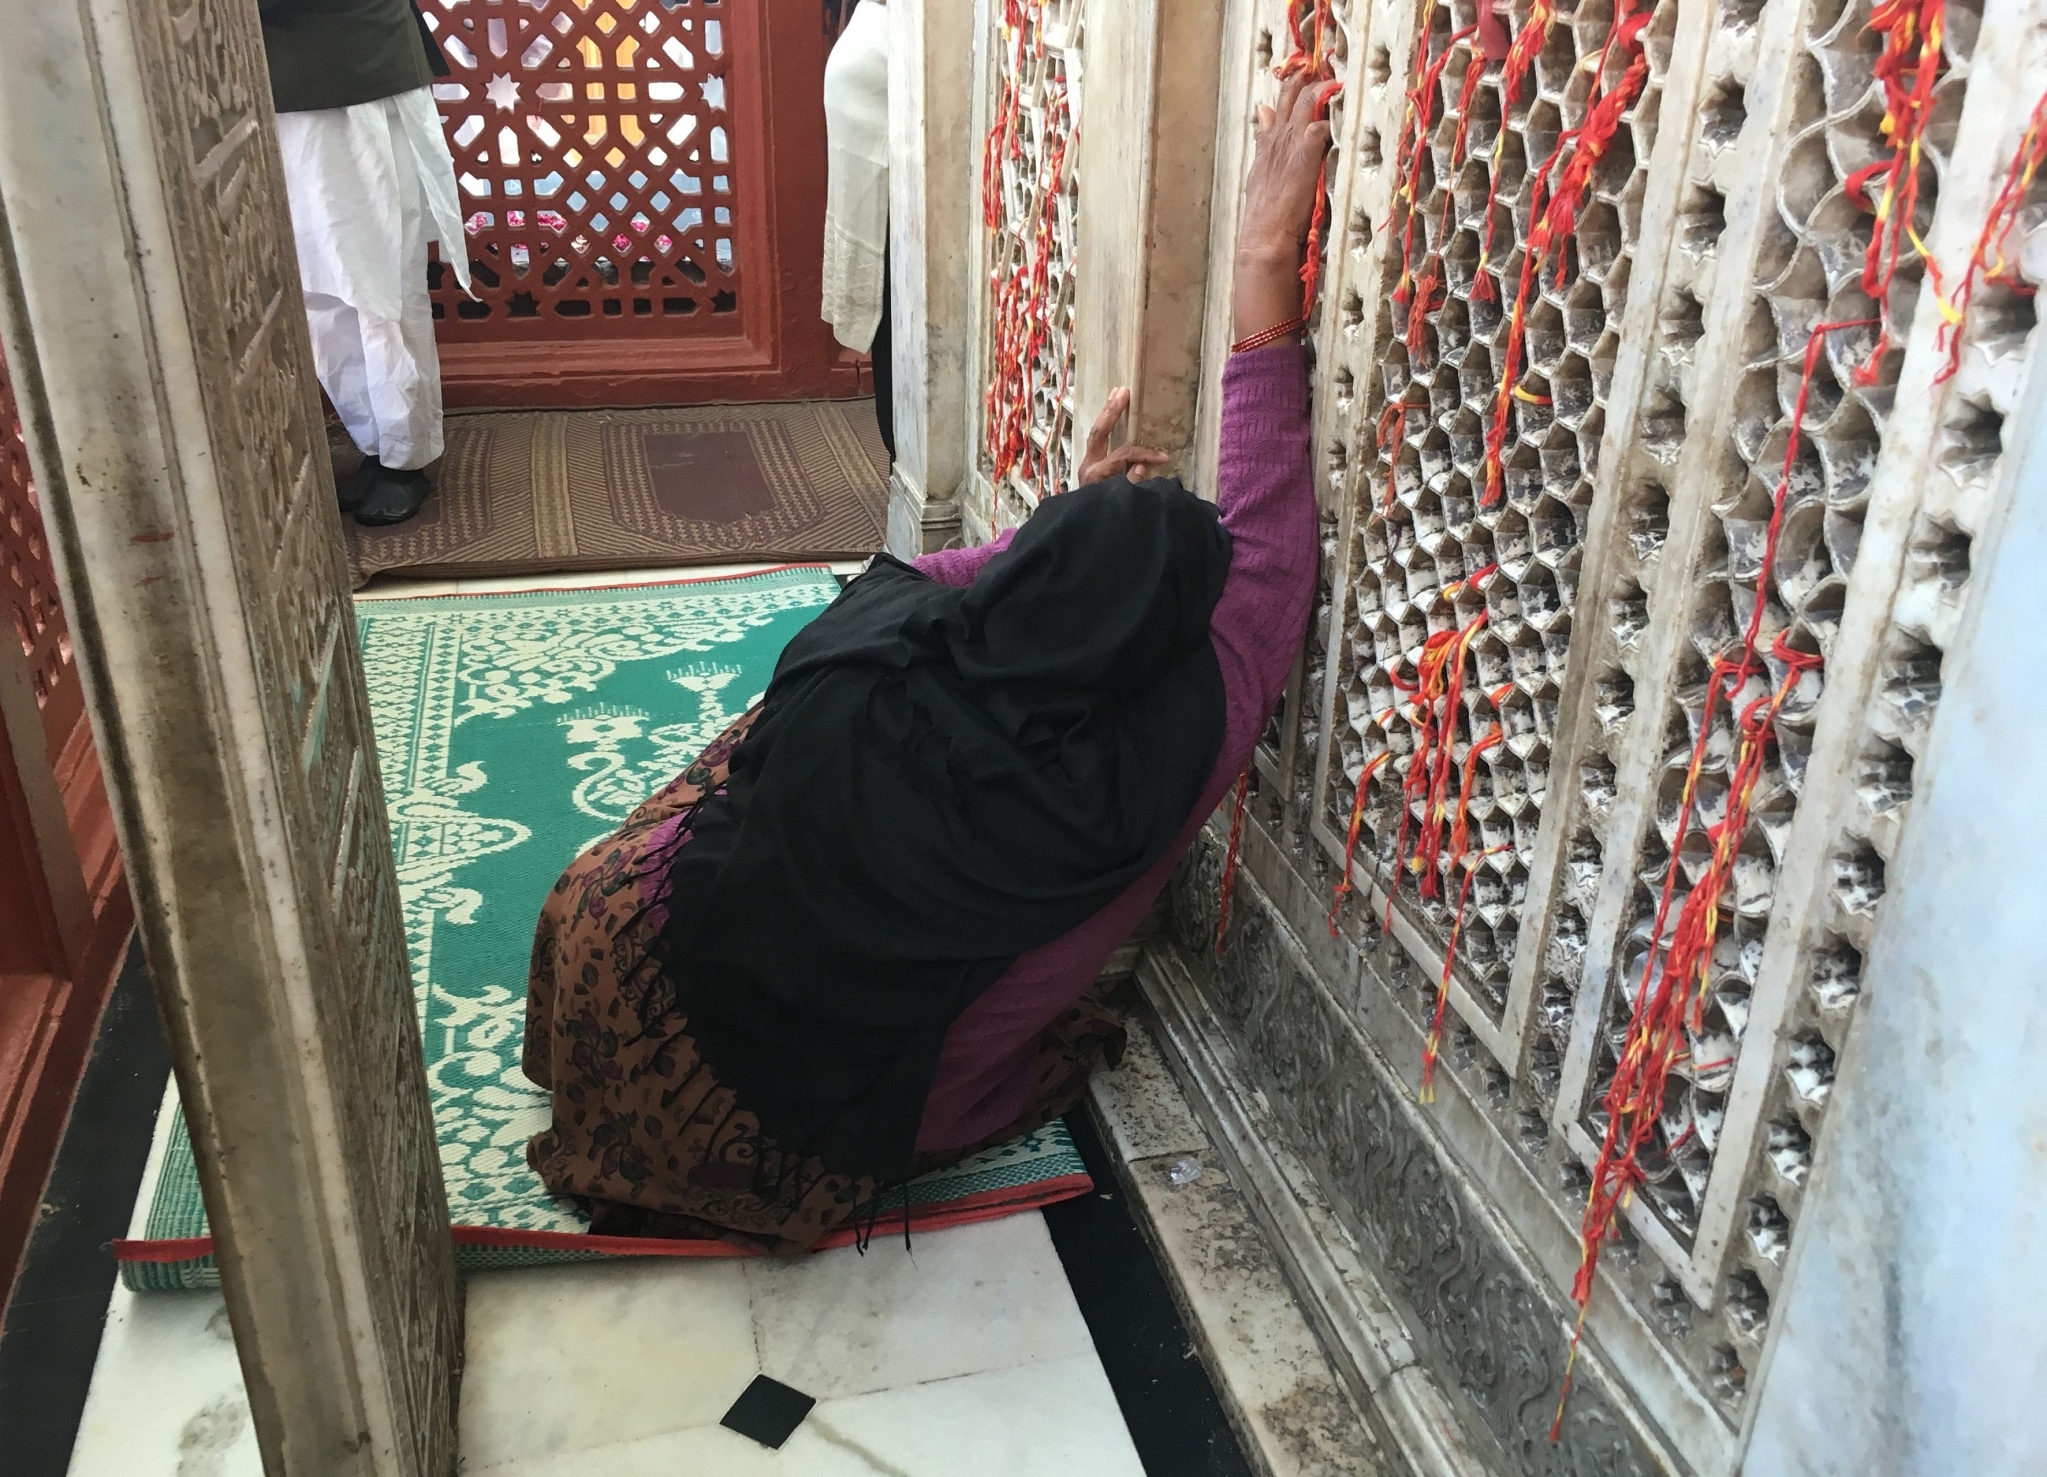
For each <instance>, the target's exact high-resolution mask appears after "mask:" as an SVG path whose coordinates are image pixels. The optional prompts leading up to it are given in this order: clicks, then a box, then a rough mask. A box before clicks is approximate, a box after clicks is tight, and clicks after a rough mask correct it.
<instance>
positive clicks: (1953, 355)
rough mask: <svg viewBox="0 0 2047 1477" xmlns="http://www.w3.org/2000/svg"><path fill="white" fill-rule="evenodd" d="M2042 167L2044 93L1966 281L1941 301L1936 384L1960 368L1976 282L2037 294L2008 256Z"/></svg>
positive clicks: (1965, 271) (2046, 148)
mask: <svg viewBox="0 0 2047 1477" xmlns="http://www.w3.org/2000/svg"><path fill="white" fill-rule="evenodd" d="M2043 163H2047V93H2043V94H2042V95H2041V97H2040V100H2039V101H2038V102H2037V103H2035V104H2034V105H2033V113H2032V116H2031V117H2030V118H2029V119H2027V121H2026V131H2025V134H2024V135H2023V136H2022V137H2021V138H2020V139H2019V146H2018V150H2017V152H2015V153H2014V154H2013V155H2012V161H2011V164H2010V166H2009V167H2008V168H2007V169H2006V170H2005V174H2004V183H2003V185H2002V187H2000V188H1999V190H1998V192H1997V198H1996V199H1995V200H1993V201H1992V202H1991V204H1990V213H1989V215H1988V216H1986V217H1985V219H1984V221H1983V229H1982V230H1981V231H1979V232H1978V233H1977V235H1976V244H1975V246H1974V247H1973V248H1971V249H1970V252H1969V260H1968V262H1967V263H1966V264H1965V265H1964V266H1963V268H1962V280H1961V282H1960V284H1959V285H1958V286H1957V287H1956V288H1955V294H1954V297H1953V299H1952V300H1948V299H1946V298H1943V299H1942V300H1941V303H1940V315H1941V320H1942V321H1941V325H1940V332H1939V333H1938V334H1937V335H1935V337H1934V347H1935V348H1936V349H1940V350H1943V351H1945V352H1946V354H1947V362H1946V363H1945V364H1944V365H1942V366H1941V369H1940V373H1939V374H1938V375H1936V376H1935V377H1934V383H1935V384H1944V383H1946V382H1947V381H1948V380H1950V379H1953V378H1954V376H1955V372H1956V371H1957V370H1958V369H1960V368H1961V367H1962V325H1963V323H1964V322H1965V321H1966V320H1967V318H1968V314H1969V304H1970V302H1971V301H1972V300H1973V299H1974V297H1975V295H1976V284H1977V282H1978V281H1984V282H1992V283H1995V284H1997V285H1998V286H2000V287H2008V288H2010V289H2011V290H2012V291H2013V292H2016V293H2018V294H2020V295H2022V296H2024V297H2031V296H2032V295H2033V291H2034V289H2033V287H2032V284H2030V283H2028V282H2026V281H2024V280H2023V279H2022V278H2021V277H2020V276H2019V273H2018V267H2017V265H2016V263H2013V262H2010V261H2008V260H2006V258H2005V254H2004V252H2005V247H2006V245H2007V244H2008V243H2009V242H2010V240H2011V233H2012V231H2013V230H2014V229H2015V228H2016V227H2017V225H2018V221H2019V211H2020V210H2021V209H2022V208H2023V207H2024V205H2025V203H2026V196H2027V195H2028V194H2030V193H2031V192H2032V188H2033V181H2034V179H2035V178H2036V177H2037V176H2038V175H2039V172H2040V166H2041V165H2042V164H2043Z"/></svg>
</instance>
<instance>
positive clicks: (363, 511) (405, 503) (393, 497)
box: [355, 466, 433, 528]
mask: <svg viewBox="0 0 2047 1477" xmlns="http://www.w3.org/2000/svg"><path fill="white" fill-rule="evenodd" d="M431 491H433V484H432V483H430V482H428V481H427V480H426V473H424V472H399V471H394V470H392V469H391V468H390V467H384V466H380V467H378V468H377V475H376V477H375V479H374V480H373V481H372V482H371V483H370V487H369V492H368V494H367V495H366V496H365V497H364V498H363V500H362V505H361V506H360V507H358V508H357V509H356V510H355V521H356V522H358V523H360V524H362V525H363V526H364V527H365V528H388V527H390V526H391V525H392V524H393V523H403V522H404V521H405V520H406V519H408V518H410V517H412V516H413V515H414V514H416V513H417V512H419V510H420V507H421V505H422V504H424V503H425V502H426V495H427V494H428V493H429V492H431Z"/></svg>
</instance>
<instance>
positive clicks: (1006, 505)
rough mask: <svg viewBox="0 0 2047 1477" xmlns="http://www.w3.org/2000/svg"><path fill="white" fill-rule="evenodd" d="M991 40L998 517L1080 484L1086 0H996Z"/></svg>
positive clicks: (989, 211)
mask: <svg viewBox="0 0 2047 1477" xmlns="http://www.w3.org/2000/svg"><path fill="white" fill-rule="evenodd" d="M992 9H993V11H994V14H993V16H992V21H993V24H992V26H991V30H990V35H989V40H988V45H989V47H990V58H991V62H992V63H993V65H991V67H990V79H989V80H990V85H991V87H992V89H993V96H992V100H991V112H990V120H991V128H992V129H994V130H999V135H997V136H994V137H991V139H989V140H987V141H984V143H983V148H984V149H986V150H987V153H986V154H985V155H984V157H983V159H982V160H981V161H980V162H981V163H982V164H983V165H984V166H985V167H984V170H983V176H982V181H981V184H982V189H981V200H980V205H981V208H982V211H983V219H984V225H985V227H986V246H985V249H986V252H987V263H988V268H987V270H988V291H987V296H986V297H985V299H984V302H983V315H984V321H985V322H986V323H987V324H988V326H989V329H990V332H989V335H988V343H987V352H988V354H989V362H988V364H987V369H986V373H985V376H984V378H983V381H982V383H983V384H985V385H987V386H988V387H989V393H988V395H987V397H986V400H985V403H984V404H983V406H982V409H981V418H980V424H981V428H982V437H981V445H980V448H979V450H978V453H977V455H978V458H979V465H980V469H981V472H982V474H983V475H984V476H985V477H987V478H988V479H989V481H990V482H991V483H992V484H993V486H994V490H995V501H996V506H995V507H994V508H993V509H991V510H990V511H991V512H992V514H993V515H994V521H995V523H996V525H997V526H998V527H1008V526H1010V525H1013V524H1016V523H1019V522H1021V521H1023V519H1024V518H1026V517H1028V516H1029V514H1030V510H1031V509H1033V508H1035V507H1036V506H1037V505H1038V501H1039V499H1041V498H1043V497H1044V496H1045V495H1046V494H1047V493H1050V492H1058V491H1061V490H1064V489H1066V488H1068V487H1071V486H1072V485H1073V481H1074V473H1075V472H1076V470H1077V467H1076V464H1075V462H1074V428H1073V416H1074V410H1073V358H1074V337H1073V294H1074V282H1075V269H1076V260H1077V258H1076V251H1075V240H1076V230H1075V228H1076V221H1077V218H1078V214H1079V210H1080V179H1079V171H1078V169H1077V167H1076V166H1077V162H1078V151H1077V150H1076V149H1075V147H1074V141H1075V138H1076V129H1077V127H1078V124H1079V115H1080V73H1081V59H1082V57H1083V55H1084V45H1085V36H1084V30H1083V26H1082V15H1081V12H1082V0H998V4H997V5H996V6H994V7H992Z"/></svg>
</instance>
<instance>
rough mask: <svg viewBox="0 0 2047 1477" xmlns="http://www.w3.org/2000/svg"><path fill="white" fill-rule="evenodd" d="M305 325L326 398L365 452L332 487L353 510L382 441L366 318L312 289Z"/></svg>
mask: <svg viewBox="0 0 2047 1477" xmlns="http://www.w3.org/2000/svg"><path fill="white" fill-rule="evenodd" d="M306 326H307V328H309V329H310V330H311V331H312V336H313V371H314V373H315V374H316V375H317V376H318V377H319V381H320V388H321V389H323V390H325V391H326V392H327V400H328V403H329V404H331V405H332V406H333V407H334V412H335V414H337V415H339V416H340V417H341V424H342V425H343V426H345V427H346V428H347V430H348V439H349V440H351V441H353V442H354V443H355V445H356V450H358V451H360V452H361V453H362V454H363V463H362V466H360V467H359V468H357V469H356V472H355V475H353V476H352V477H350V478H348V479H347V480H346V481H345V482H342V483H339V484H337V485H336V487H335V489H334V493H335V500H336V502H338V503H339V504H340V507H341V511H342V512H344V513H353V512H354V511H355V510H356V509H357V508H359V507H361V506H362V502H363V499H364V497H365V496H367V495H368V492H369V488H370V484H371V483H372V482H373V481H374V480H375V478H376V473H377V468H378V462H377V453H378V451H379V450H380V449H381V447H382V443H381V441H380V440H379V438H378V435H377V417H376V412H375V411H374V410H373V409H372V408H371V406H370V389H369V378H368V374H367V369H366V366H365V364H364V362H363V341H362V324H361V321H360V320H359V319H358V318H357V317H356V312H355V309H354V308H351V307H350V306H349V305H348V304H347V303H345V302H343V301H341V299H339V298H335V297H328V296H326V295H325V294H323V293H317V292H309V293H307V294H306Z"/></svg>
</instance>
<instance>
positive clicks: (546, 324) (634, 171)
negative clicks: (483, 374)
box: [422, 0, 767, 347]
mask: <svg viewBox="0 0 2047 1477" xmlns="http://www.w3.org/2000/svg"><path fill="white" fill-rule="evenodd" d="M422 9H423V10H424V11H425V13H426V14H427V17H428V24H429V25H430V26H431V27H432V28H433V29H434V32H435V35H436V37H437V38H438V40H439V42H440V45H441V51H442V54H443V55H444V56H446V58H447V60H448V63H449V66H450V68H451V69H452V72H453V75H452V76H450V77H448V78H445V79H443V80H442V81H440V82H437V83H436V84H435V85H434V97H435V99H436V100H437V101H438V102H439V104H440V109H441V117H442V121H443V124H444V126H445V128H446V130H447V137H448V147H449V151H450V152H451V153H452V154H453V155H454V158H455V175H456V181H457V186H458V189H459V192H460V197H461V201H462V209H463V212H464V218H465V222H464V223H465V229H466V230H467V232H468V236H469V254H470V259H471V270H472V272H473V273H474V274H475V279H476V281H475V290H476V300H474V301H472V300H471V299H469V298H468V297H466V296H464V295H463V293H462V290H461V288H460V287H459V286H457V285H456V282H455V279H454V276H453V274H452V273H450V272H448V271H446V270H445V269H444V268H441V267H436V269H435V272H434V289H433V299H434V316H435V317H436V318H438V319H440V320H441V326H440V329H439V334H440V337H441V339H442V341H443V342H448V343H463V342H471V341H479V342H481V341H494V340H495V341H512V342H517V343H526V344H532V345H534V346H535V347H541V346H544V345H545V344H547V343H548V342H550V341H556V340H564V339H567V340H574V339H588V338H590V337H593V336H595V337H601V338H605V339H621V338H641V339H645V338H674V337H678V336H692V337H718V336H727V337H732V336H737V335H738V334H739V333H740V331H741V328H740V324H741V316H740V314H741V300H742V298H743V297H745V296H747V295H748V294H747V288H746V281H747V279H746V275H745V272H744V270H743V268H744V266H745V265H747V264H753V265H755V266H756V267H757V268H758V267H759V266H760V265H761V264H762V263H763V261H764V258H765V255H766V249H767V241H766V239H765V234H764V228H763V222H764V217H763V216H762V214H761V212H760V210H759V209H758V208H748V206H749V203H750V202H749V192H751V191H757V190H758V189H759V188H760V181H759V180H757V179H754V178H749V177H748V176H747V175H746V174H744V173H743V172H742V171H741V167H740V166H739V164H738V163H736V162H735V141H734V132H735V124H734V121H733V118H734V112H733V109H732V107H731V106H730V105H729V103H730V100H729V98H728V86H729V83H730V73H731V53H732V49H733V48H734V47H735V46H738V45H743V44H751V43H752V42H754V41H755V39H756V36H755V32H754V30H753V29H752V27H751V26H750V25H749V24H747V23H748V22H750V21H751V19H752V18H751V15H750V14H746V13H745V12H748V11H749V9H750V7H749V5H748V4H747V0H724V3H721V0H427V4H426V5H425V6H423V7H422ZM735 21H737V22H739V24H735Z"/></svg>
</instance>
